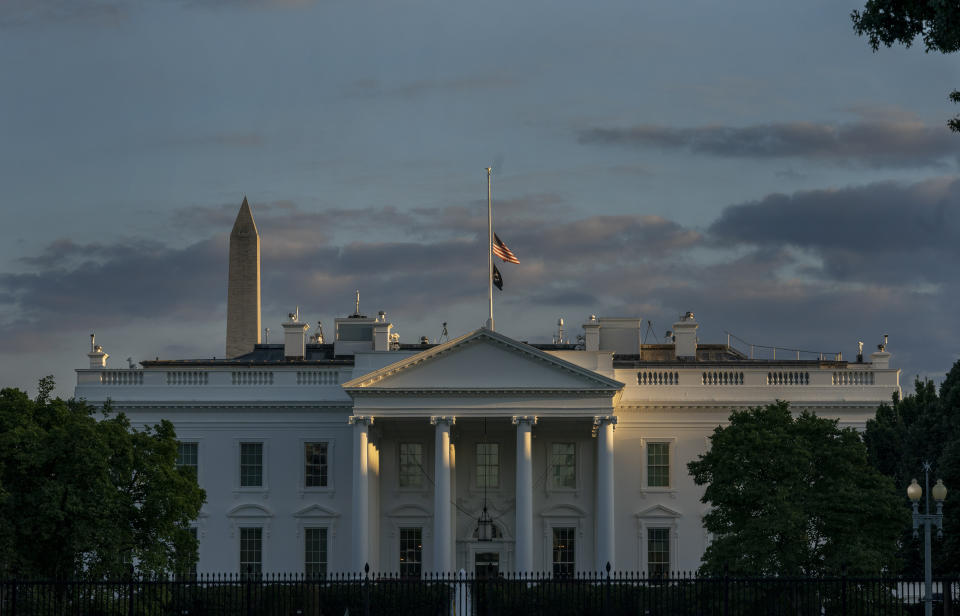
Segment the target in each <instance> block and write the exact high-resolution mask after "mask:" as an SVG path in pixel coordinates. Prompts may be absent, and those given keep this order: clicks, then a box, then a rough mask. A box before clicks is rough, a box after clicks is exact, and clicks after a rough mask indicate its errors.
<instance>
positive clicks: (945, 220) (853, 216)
mask: <svg viewBox="0 0 960 616" xmlns="http://www.w3.org/2000/svg"><path fill="white" fill-rule="evenodd" d="M709 235H710V236H711V239H712V240H713V241H715V242H719V243H722V244H731V243H734V244H742V245H753V246H766V247H770V246H788V245H789V246H793V247H797V248H800V249H803V250H806V251H808V252H810V253H811V254H813V255H814V256H815V257H818V258H819V259H820V260H821V261H822V264H821V265H820V266H815V267H807V269H806V271H807V272H811V273H816V274H817V275H819V276H823V277H827V278H831V279H836V280H844V281H848V280H865V281H885V280H886V281H897V282H901V283H910V282H911V281H912V282H921V281H925V282H934V283H939V282H943V281H946V280H953V279H954V278H955V277H956V270H955V267H954V263H955V262H956V260H957V258H958V257H960V242H958V240H957V238H958V237H960V180H958V179H952V178H951V179H936V180H928V181H924V182H918V183H915V184H898V183H892V182H883V183H875V184H869V185H866V186H858V187H851V188H843V189H836V190H816V191H802V192H797V193H794V194H792V195H783V194H774V195H769V196H767V197H765V198H763V199H761V200H760V201H756V202H752V203H745V204H740V205H733V206H730V207H728V208H726V209H725V210H724V211H723V213H722V214H721V215H720V217H719V218H718V219H717V220H716V221H715V222H714V223H713V224H712V225H711V226H710V228H709Z"/></svg>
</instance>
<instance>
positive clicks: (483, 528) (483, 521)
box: [477, 503, 493, 541]
mask: <svg viewBox="0 0 960 616" xmlns="http://www.w3.org/2000/svg"><path fill="white" fill-rule="evenodd" d="M477 541H493V520H492V519H491V518H490V514H489V513H487V505H486V503H484V505H483V512H482V513H481V514H480V517H479V518H478V519H477Z"/></svg>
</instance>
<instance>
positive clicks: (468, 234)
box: [0, 178, 960, 372]
mask: <svg viewBox="0 0 960 616" xmlns="http://www.w3.org/2000/svg"><path fill="white" fill-rule="evenodd" d="M958 203H960V180H958V179H956V178H945V179H934V180H928V181H925V182H920V183H916V184H893V183H882V184H871V185H866V186H861V187H850V188H844V189H836V190H821V191H804V192H797V193H793V194H789V195H768V196H766V197H764V198H762V199H760V200H757V201H755V202H750V203H741V204H734V205H731V206H728V207H727V208H725V209H724V210H723V212H722V213H721V215H720V216H719V217H718V218H717V219H716V220H715V221H714V222H713V223H712V224H711V225H709V226H708V227H707V228H706V229H692V228H689V227H686V226H684V225H681V224H679V223H677V222H675V221H671V220H668V219H666V218H663V217H656V216H641V215H620V216H586V217H582V216H581V217H577V216H575V215H574V213H573V211H572V210H568V209H565V208H566V205H565V204H563V203H562V201H560V200H559V198H557V197H556V196H551V195H531V196H526V197H521V198H517V199H516V200H515V204H514V205H515V207H512V208H510V210H509V212H508V211H506V210H505V215H504V216H503V217H498V221H504V222H501V224H503V225H504V227H501V228H502V229H503V234H502V236H503V238H504V240H505V241H507V243H508V244H509V245H510V247H511V248H512V249H513V250H514V252H515V253H516V254H517V255H518V257H519V258H520V264H519V265H511V264H500V263H498V267H499V268H500V270H501V272H502V273H503V277H504V281H505V289H504V291H503V292H499V291H497V292H496V293H497V295H496V302H497V314H498V324H502V327H503V328H504V329H505V331H506V332H507V333H508V335H510V334H513V335H518V336H521V337H523V338H524V339H529V340H534V341H535V340H538V339H540V340H549V336H550V333H551V331H552V329H553V324H554V323H555V322H556V318H557V317H558V316H561V315H562V316H564V317H565V319H566V321H567V322H568V323H569V324H570V326H569V327H568V328H567V329H568V331H570V332H574V331H575V330H576V329H577V328H578V324H579V322H580V319H583V318H586V316H587V315H589V314H591V313H595V314H602V315H612V316H621V315H639V316H641V317H643V318H645V319H649V320H650V321H652V322H653V325H654V332H655V335H657V336H659V335H660V334H662V331H661V330H666V329H669V328H670V327H671V325H672V323H673V321H674V320H675V319H676V318H677V315H678V314H680V313H682V312H683V311H686V310H694V311H695V312H696V313H697V315H698V318H699V319H700V321H701V324H702V325H701V334H702V335H701V339H703V340H704V341H709V342H720V341H722V340H724V339H725V335H724V332H725V331H730V332H733V333H734V334H736V335H738V336H740V337H741V338H743V339H745V340H749V341H750V342H752V343H756V344H764V345H778V346H782V347H791V348H803V349H811V350H819V351H824V352H836V351H843V352H844V353H846V354H847V355H848V356H850V354H851V353H852V352H853V349H854V348H855V343H856V341H857V340H859V339H862V340H865V341H867V342H868V343H870V342H871V341H872V340H873V338H879V336H880V335H882V334H884V333H889V334H891V341H892V342H891V345H892V346H891V348H893V349H894V350H895V352H896V353H897V354H898V362H900V363H898V365H904V366H907V365H909V366H911V370H913V371H916V372H924V371H930V370H936V369H940V370H945V369H946V368H947V367H948V366H949V362H951V361H952V357H953V355H952V354H953V353H954V346H953V345H952V340H955V339H956V337H957V336H958V335H960V330H958V327H957V325H956V324H955V319H954V318H953V315H952V312H951V311H952V307H955V306H956V305H957V304H958V302H960V284H958V282H957V279H956V276H955V273H954V272H953V264H954V263H956V261H957V256H958V255H957V251H958V249H957V248H956V246H955V242H953V241H951V240H952V238H954V237H957V232H958V231H960V229H958V221H957V213H958V209H957V204H958ZM551 204H552V205H551ZM479 205H482V204H466V205H457V204H453V205H449V206H442V207H427V206H424V207H420V208H417V209H415V210H398V209H396V208H391V207H370V208H361V209H358V210H346V209H341V208H326V209H306V208H304V207H302V206H300V205H298V204H296V203H293V202H290V201H276V202H271V203H263V204H261V203H256V202H254V203H253V209H254V215H255V217H256V219H257V224H258V226H259V228H260V232H261V235H262V238H263V240H262V246H263V249H264V256H263V262H262V267H263V273H262V284H263V307H264V312H263V315H264V323H265V326H271V323H273V319H274V317H276V316H282V315H285V314H286V313H287V312H289V311H291V310H292V309H293V307H294V306H297V305H299V306H300V307H301V310H302V314H305V315H312V316H310V317H309V318H310V320H313V319H314V318H317V317H320V318H323V319H324V320H325V322H326V320H327V319H329V317H330V316H331V315H343V314H349V313H350V312H352V310H353V298H354V291H355V290H356V289H360V291H361V308H362V309H363V310H365V311H366V312H368V313H370V314H375V313H376V310H378V309H381V308H382V309H385V310H387V311H388V313H389V314H390V316H391V319H392V321H393V322H394V323H395V325H396V326H397V327H398V329H399V330H400V331H401V332H402V333H403V335H404V339H405V340H406V339H407V338H408V337H409V336H410V335H412V334H417V335H419V334H421V333H429V334H433V333H434V332H432V331H431V332H423V331H416V330H413V331H411V330H410V329H407V328H406V327H405V326H404V324H405V323H406V324H409V323H410V322H415V323H417V325H416V327H417V328H423V327H427V326H425V325H423V324H424V323H433V322H434V321H435V322H436V323H439V322H441V321H450V322H451V326H454V327H457V328H460V327H464V326H465V325H464V324H463V323H458V324H456V325H454V323H455V322H456V321H457V320H458V319H460V320H461V321H462V319H463V317H462V315H463V314H470V315H473V314H474V313H477V312H479V308H477V306H484V305H485V295H486V293H485V289H486V284H487V283H486V229H485V225H484V224H483V222H484V221H483V220H482V217H479V216H477V215H476V214H477V212H476V211H475V210H477V207H479ZM551 208H556V210H557V212H559V213H557V215H555V216H550V215H548V213H549V212H550V211H551ZM236 209H237V205H236V203H233V204H223V205H210V206H197V207H193V208H190V209H189V210H181V211H179V212H177V213H176V214H175V216H174V219H175V221H176V226H177V227H180V226H182V225H184V224H187V223H189V224H192V225H193V229H194V231H195V232H196V233H197V234H198V236H200V239H198V240H197V241H195V242H193V243H190V244H188V245H185V246H181V247H176V246H173V245H171V244H167V243H164V242H163V241H162V240H157V239H156V238H157V237H162V236H163V234H162V233H158V234H155V235H154V236H153V239H150V240H147V241H144V240H142V239H130V240H125V241H117V242H112V243H111V242H100V243H89V244H81V243H77V242H75V241H73V240H69V239H61V240H57V241H55V242H52V243H51V244H49V245H48V246H46V247H45V248H43V249H42V250H39V251H38V252H37V253H36V254H34V255H31V256H29V257H26V258H24V259H23V260H22V261H21V263H20V265H21V266H22V268H23V271H8V272H4V273H0V288H2V289H3V290H4V292H3V294H2V295H0V315H2V318H0V335H2V336H3V337H4V340H5V341H6V343H5V346H4V349H3V351H2V352H5V353H11V352H22V351H25V350H29V349H33V348H37V345H38V344H48V343H49V344H50V345H56V343H57V339H58V338H63V337H65V336H66V337H69V338H71V339H74V338H75V336H74V334H77V335H79V334H80V333H83V334H84V335H86V333H89V331H90V329H91V328H93V329H96V330H97V331H98V332H107V331H110V330H116V329H117V327H118V326H121V325H123V326H130V324H132V323H149V324H151V326H150V327H148V328H147V329H146V330H145V331H144V334H143V335H144V337H145V338H149V336H150V331H149V330H151V329H153V328H154V327H156V328H158V329H163V328H165V329H164V331H170V330H171V329H175V328H176V327H184V328H193V330H195V331H196V330H198V328H202V327H206V328H208V329H209V330H210V331H215V332H220V331H222V327H223V320H224V318H225V309H224V304H225V297H226V284H227V280H226V270H227V267H226V266H227V264H226V257H227V232H228V230H229V228H230V226H231V224H232V222H233V217H234V216H235V215H236ZM481 210H482V208H481ZM475 218H476V219H480V220H478V221H474V220H473V219H475ZM506 220H509V221H511V222H510V224H509V225H508V224H506V222H505V221H506ZM371 221H376V222H377V225H376V226H379V225H381V224H382V225H383V226H386V227H387V228H388V229H389V234H388V235H386V236H375V235H374V234H371V233H369V232H365V231H364V230H365V229H370V228H371ZM383 221H388V222H386V223H384V222H383ZM425 227H431V231H430V232H429V233H428V232H425V231H424V228H425ZM170 236H171V237H173V236H174V234H173V233H171V234H170ZM475 308H476V310H474V309H475ZM51 324H55V325H54V327H51ZM918 324H920V325H918ZM472 325H476V324H467V326H472ZM328 326H329V325H328ZM510 327H514V328H515V329H516V330H517V331H515V332H511V331H510V329H509V328H510ZM908 327H909V329H906V328H908ZM328 333H329V332H328ZM451 333H455V332H454V331H451ZM208 337H209V336H208ZM538 337H539V338H538ZM214 338H215V336H214ZM204 340H205V342H206V343H207V346H208V347H209V346H211V343H212V342H217V340H216V339H214V340H212V341H211V340H207V339H206V338H204ZM45 341H46V342H45ZM189 343H190V341H178V340H171V339H169V337H167V338H164V339H163V340H162V344H161V342H158V341H155V340H154V341H151V342H150V343H149V345H150V346H148V347H147V348H146V349H144V350H137V349H130V350H125V351H123V356H126V355H127V354H133V355H137V354H139V356H147V355H149V356H151V357H152V356H153V355H154V351H156V352H160V350H161V349H162V347H164V346H169V345H171V344H189ZM61 344H62V343H61ZM190 348H193V346H191V347H190ZM212 349H213V352H218V351H219V349H220V347H219V343H218V344H216V345H213V346H212ZM118 352H119V351H118Z"/></svg>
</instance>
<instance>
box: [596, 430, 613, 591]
mask: <svg viewBox="0 0 960 616" xmlns="http://www.w3.org/2000/svg"><path fill="white" fill-rule="evenodd" d="M616 423H617V418H616V417H614V416H612V415H600V416H597V417H594V418H593V430H594V434H595V435H596V437H597V517H596V525H597V534H596V536H597V563H596V564H597V567H596V570H597V571H601V572H605V571H606V567H607V563H610V567H611V570H616V568H617V563H616V558H615V554H616V553H615V549H616V543H615V537H616V533H615V532H614V508H613V428H614V425H616Z"/></svg>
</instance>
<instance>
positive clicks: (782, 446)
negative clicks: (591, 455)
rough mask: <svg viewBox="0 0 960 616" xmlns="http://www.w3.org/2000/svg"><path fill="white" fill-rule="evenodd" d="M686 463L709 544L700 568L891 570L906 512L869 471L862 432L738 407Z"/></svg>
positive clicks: (786, 411) (805, 416) (780, 408)
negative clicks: (704, 507) (702, 506)
mask: <svg viewBox="0 0 960 616" xmlns="http://www.w3.org/2000/svg"><path fill="white" fill-rule="evenodd" d="M710 443H711V446H710V450H709V451H708V452H707V453H705V454H703V455H701V456H699V458H698V459H697V460H694V461H693V462H690V463H689V464H688V465H687V467H688V469H689V471H690V474H691V475H692V476H693V479H694V481H695V482H696V483H697V484H698V485H705V486H706V490H705V492H704V495H703V498H702V501H703V502H704V503H708V504H710V505H711V509H710V511H709V512H708V513H707V515H706V516H704V525H705V526H706V529H707V531H708V532H709V533H710V534H711V535H712V541H711V543H710V545H709V546H708V547H707V550H706V552H705V553H704V555H703V562H702V566H701V570H702V571H704V572H705V573H713V574H717V573H720V572H722V571H723V569H724V567H725V566H729V570H730V571H731V572H734V573H742V574H750V575H797V576H807V575H820V574H829V573H839V572H840V571H841V569H843V568H844V567H846V570H847V571H848V572H850V573H864V574H876V573H877V572H879V571H881V570H883V569H889V568H890V567H891V566H893V564H894V559H895V553H896V548H897V539H898V538H899V536H900V532H901V530H902V529H903V528H904V525H905V524H909V513H908V511H907V509H906V508H905V507H904V503H903V502H902V498H900V497H899V496H898V494H897V492H896V490H895V488H894V485H893V481H891V480H890V478H888V477H885V476H883V475H882V474H881V473H879V472H878V471H877V470H875V469H874V468H873V467H871V466H870V464H869V463H868V461H867V450H866V447H865V446H864V444H863V442H862V441H861V439H860V435H859V434H858V433H857V432H856V431H855V430H853V429H852V428H842V429H841V428H840V427H838V425H837V420H835V419H824V418H820V417H817V416H816V415H814V414H811V413H809V412H806V411H804V412H802V413H800V414H799V415H798V416H796V417H794V415H793V414H792V413H791V411H790V407H789V405H788V404H787V403H786V402H777V403H775V404H770V405H768V406H765V407H757V408H752V409H748V410H744V411H735V412H734V413H733V414H732V415H731V416H730V423H729V425H727V426H725V427H718V428H717V429H716V430H714V432H713V435H712V436H711V437H710Z"/></svg>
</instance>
